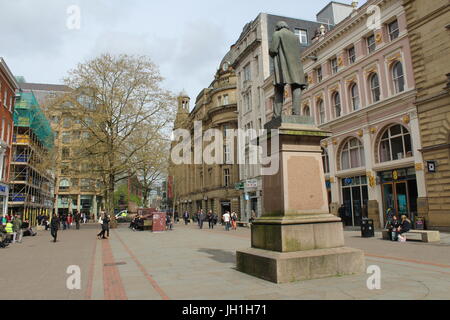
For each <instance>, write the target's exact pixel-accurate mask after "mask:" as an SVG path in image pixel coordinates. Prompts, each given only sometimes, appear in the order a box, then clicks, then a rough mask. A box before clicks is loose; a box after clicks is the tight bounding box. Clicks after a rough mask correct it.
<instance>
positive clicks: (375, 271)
mask: <svg viewBox="0 0 450 320" xmlns="http://www.w3.org/2000/svg"><path fill="white" fill-rule="evenodd" d="M367 274H372V275H371V276H370V277H369V279H367V288H368V289H369V290H381V269H380V267H379V266H369V267H368V268H367Z"/></svg>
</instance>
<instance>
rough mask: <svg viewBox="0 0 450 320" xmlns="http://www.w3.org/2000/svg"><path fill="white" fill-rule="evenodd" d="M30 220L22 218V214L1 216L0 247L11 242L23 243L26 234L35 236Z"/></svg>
mask: <svg viewBox="0 0 450 320" xmlns="http://www.w3.org/2000/svg"><path fill="white" fill-rule="evenodd" d="M35 235H36V232H35V231H34V230H33V229H32V228H31V226H30V222H29V221H28V220H22V218H21V215H20V214H16V215H11V214H8V215H1V216H0V248H5V247H7V246H8V245H9V244H11V243H22V238H23V237H24V236H35Z"/></svg>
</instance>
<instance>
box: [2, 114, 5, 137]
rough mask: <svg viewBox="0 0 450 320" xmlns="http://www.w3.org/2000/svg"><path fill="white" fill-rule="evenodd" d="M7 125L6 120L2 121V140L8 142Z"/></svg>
mask: <svg viewBox="0 0 450 320" xmlns="http://www.w3.org/2000/svg"><path fill="white" fill-rule="evenodd" d="M5 125H6V123H5V118H3V119H2V140H3V141H6V137H5V129H6V126H5Z"/></svg>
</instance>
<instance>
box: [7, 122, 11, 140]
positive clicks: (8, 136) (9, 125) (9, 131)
mask: <svg viewBox="0 0 450 320" xmlns="http://www.w3.org/2000/svg"><path fill="white" fill-rule="evenodd" d="M10 139H11V124H10V123H8V133H7V134H6V143H7V144H9V141H10Z"/></svg>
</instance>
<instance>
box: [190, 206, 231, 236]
mask: <svg viewBox="0 0 450 320" xmlns="http://www.w3.org/2000/svg"><path fill="white" fill-rule="evenodd" d="M191 219H192V220H193V221H194V222H197V224H198V227H199V228H200V229H203V224H204V223H205V221H208V227H209V229H214V227H215V226H216V225H217V223H219V216H218V215H217V214H216V213H214V212H213V211H212V210H209V211H208V213H207V214H205V211H204V210H198V211H197V213H196V214H194V215H193V216H192V217H191V214H189V212H188V211H185V212H184V213H183V220H184V224H185V225H188V224H189V223H190V221H191ZM238 221H239V216H238V214H237V213H236V212H234V211H233V212H231V213H230V212H229V211H226V212H225V214H223V215H222V217H221V221H220V222H221V224H222V225H223V226H224V227H225V230H226V231H230V230H231V229H233V230H237V222H238Z"/></svg>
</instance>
